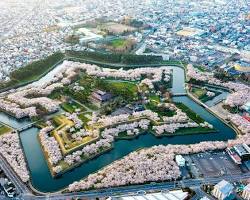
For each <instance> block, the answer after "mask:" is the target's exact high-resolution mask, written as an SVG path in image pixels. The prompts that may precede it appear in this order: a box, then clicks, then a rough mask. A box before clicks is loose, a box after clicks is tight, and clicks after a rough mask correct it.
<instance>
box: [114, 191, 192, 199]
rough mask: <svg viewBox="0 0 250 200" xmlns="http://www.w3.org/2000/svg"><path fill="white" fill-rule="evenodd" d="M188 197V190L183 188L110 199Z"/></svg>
mask: <svg viewBox="0 0 250 200" xmlns="http://www.w3.org/2000/svg"><path fill="white" fill-rule="evenodd" d="M187 197H188V192H183V191H182V190H174V191H169V192H157V193H150V194H141V195H139V194H138V195H133V196H124V197H122V196H121V197H111V198H110V200H144V199H145V200H148V199H150V200H159V199H160V200H185V199H187Z"/></svg>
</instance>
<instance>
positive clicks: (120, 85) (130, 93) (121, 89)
mask: <svg viewBox="0 0 250 200" xmlns="http://www.w3.org/2000/svg"><path fill="white" fill-rule="evenodd" d="M100 87H103V88H101V89H104V90H106V91H109V92H111V93H112V94H114V95H117V96H120V95H121V96H122V97H123V98H125V99H127V100H128V99H133V98H137V97H138V95H137V91H138V88H137V85H136V84H135V83H133V82H128V81H116V80H115V81H112V80H104V84H103V86H100Z"/></svg>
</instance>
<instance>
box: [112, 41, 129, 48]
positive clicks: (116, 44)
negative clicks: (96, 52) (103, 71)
mask: <svg viewBox="0 0 250 200" xmlns="http://www.w3.org/2000/svg"><path fill="white" fill-rule="evenodd" d="M126 44H127V40H124V39H115V40H112V41H111V46H113V47H115V48H120V47H123V46H125V45H126Z"/></svg>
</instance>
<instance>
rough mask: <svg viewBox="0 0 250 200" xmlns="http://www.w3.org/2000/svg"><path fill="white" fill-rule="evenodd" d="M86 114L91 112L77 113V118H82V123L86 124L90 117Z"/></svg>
mask: <svg viewBox="0 0 250 200" xmlns="http://www.w3.org/2000/svg"><path fill="white" fill-rule="evenodd" d="M86 115H90V116H91V115H92V113H81V114H80V115H78V117H79V119H80V120H82V122H83V123H84V124H87V123H88V122H89V121H90V120H91V119H89V118H88V117H87V116H86Z"/></svg>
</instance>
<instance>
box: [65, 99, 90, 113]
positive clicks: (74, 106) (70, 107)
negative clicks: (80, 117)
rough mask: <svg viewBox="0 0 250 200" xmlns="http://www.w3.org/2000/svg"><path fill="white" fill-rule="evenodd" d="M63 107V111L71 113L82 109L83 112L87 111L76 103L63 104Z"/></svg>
mask: <svg viewBox="0 0 250 200" xmlns="http://www.w3.org/2000/svg"><path fill="white" fill-rule="evenodd" d="M61 107H62V108H63V110H65V111H67V112H70V113H73V112H75V110H76V109H80V110H81V112H84V111H86V109H85V108H84V107H83V106H81V105H80V104H78V103H77V102H75V101H73V102H71V103H69V102H66V103H62V104H61Z"/></svg>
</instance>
